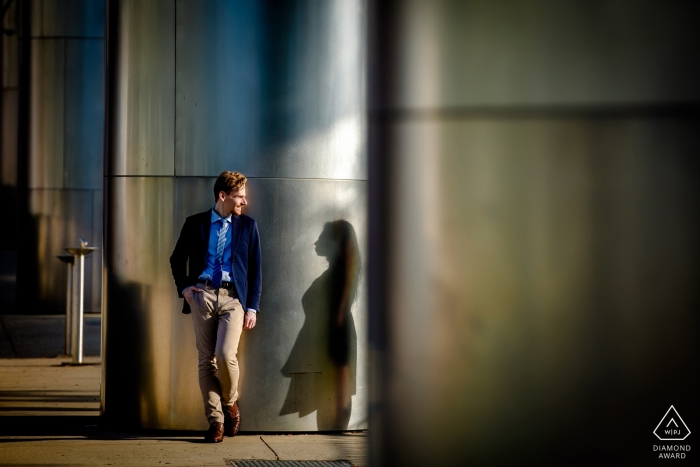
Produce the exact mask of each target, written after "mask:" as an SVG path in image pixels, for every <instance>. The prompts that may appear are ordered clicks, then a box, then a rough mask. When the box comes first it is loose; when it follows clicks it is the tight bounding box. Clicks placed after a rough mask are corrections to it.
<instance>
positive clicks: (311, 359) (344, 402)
mask: <svg viewBox="0 0 700 467" xmlns="http://www.w3.org/2000/svg"><path fill="white" fill-rule="evenodd" d="M315 245H316V254H318V255H319V256H324V257H325V258H326V259H327V260H328V269H327V270H326V271H325V272H324V273H323V274H321V276H320V277H318V278H317V279H316V280H314V282H313V283H312V284H311V287H309V289H308V290H307V291H306V292H305V293H304V296H303V297H302V299H301V303H302V306H303V307H304V315H305V321H304V324H303V326H302V328H301V330H300V331H299V336H297V340H296V342H295V344H294V347H293V348H292V352H291V353H290V355H289V358H288V359H287V363H285V365H284V367H283V368H282V374H283V375H284V376H286V377H288V378H291V382H290V386H289V391H288V393H287V398H286V400H285V402H284V405H283V406H282V410H281V411H280V415H286V414H291V413H297V412H298V413H299V417H303V416H305V415H308V414H310V413H312V412H313V411H316V420H317V424H318V429H319V430H345V429H347V428H348V423H349V421H350V414H351V412H352V396H353V395H354V394H355V393H356V378H355V374H356V369H357V334H356V331H355V322H354V320H353V317H352V313H351V308H352V305H353V303H354V301H355V298H356V296H357V285H358V280H359V276H360V270H361V259H360V251H359V247H358V244H357V236H356V235H355V229H354V228H353V227H352V224H350V223H349V222H347V221H345V220H337V221H334V222H327V223H326V224H325V225H324V227H323V231H322V232H321V235H320V236H319V237H318V240H317V241H316V243H315Z"/></svg>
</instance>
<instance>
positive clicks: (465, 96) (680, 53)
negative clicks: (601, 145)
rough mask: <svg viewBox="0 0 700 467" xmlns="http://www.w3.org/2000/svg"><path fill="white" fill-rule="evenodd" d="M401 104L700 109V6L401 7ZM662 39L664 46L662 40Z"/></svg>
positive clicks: (446, 0)
mask: <svg viewBox="0 0 700 467" xmlns="http://www.w3.org/2000/svg"><path fill="white" fill-rule="evenodd" d="M396 5H397V9H396V11H395V12H394V13H393V15H392V16H393V17H394V18H396V19H397V24H396V25H395V26H396V28H395V29H392V31H394V32H396V34H395V36H394V39H396V42H395V44H396V48H395V50H394V51H393V52H392V53H393V55H392V61H393V63H395V68H394V71H395V76H396V77H397V78H396V80H395V81H394V82H392V84H391V86H390V92H391V93H392V99H391V102H392V105H396V106H399V107H401V108H412V109H415V108H430V109H435V108H440V107H450V108H455V107H461V106H475V107H479V106H491V105H498V106H508V107H513V106H515V107H519V106H523V105H559V106H562V105H564V106H566V105H569V106H570V105H606V104H607V105H610V104H635V105H642V104H649V103H659V102H683V101H687V100H697V99H698V97H700V91H699V90H698V87H697V86H696V85H695V83H697V82H698V80H699V79H700V64H698V62H697V61H694V60H688V59H687V57H691V56H696V55H697V54H698V52H700V32H698V29H697V28H696V27H695V20H694V18H696V17H697V16H698V14H699V13H700V11H699V8H698V5H697V4H693V5H688V4H687V3H684V2H677V3H673V4H670V5H668V8H658V5H657V4H656V3H654V2H638V1H634V0H615V1H608V2H605V3H602V4H600V5H598V4H596V5H595V6H592V5H590V4H587V3H577V2H556V4H551V3H550V2H548V1H547V0H538V1H533V2H520V3H517V4H510V3H508V2H488V3H484V2H480V1H464V0H438V1H434V2H422V1H419V0H411V1H404V2H398V3H397V4H396ZM659 38H663V39H662V40H659Z"/></svg>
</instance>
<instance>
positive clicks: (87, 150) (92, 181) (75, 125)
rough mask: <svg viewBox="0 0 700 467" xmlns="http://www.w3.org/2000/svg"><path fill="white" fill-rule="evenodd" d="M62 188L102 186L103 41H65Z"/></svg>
mask: <svg viewBox="0 0 700 467" xmlns="http://www.w3.org/2000/svg"><path fill="white" fill-rule="evenodd" d="M65 79H66V81H65V86H66V89H65V100H66V101H65V154H64V166H63V171H64V172H63V173H64V186H65V187H66V188H90V189H94V190H101V189H102V173H103V171H102V165H103V160H104V155H103V152H104V147H103V143H104V138H103V134H104V115H105V112H104V41H103V40H100V39H96V40H95V39H81V40H74V39H67V40H66V78H65Z"/></svg>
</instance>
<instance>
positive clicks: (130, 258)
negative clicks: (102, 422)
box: [102, 177, 201, 428]
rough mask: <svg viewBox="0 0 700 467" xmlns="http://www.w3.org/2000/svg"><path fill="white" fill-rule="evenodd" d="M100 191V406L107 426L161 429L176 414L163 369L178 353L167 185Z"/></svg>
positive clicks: (116, 185) (124, 184)
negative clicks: (103, 205)
mask: <svg viewBox="0 0 700 467" xmlns="http://www.w3.org/2000/svg"><path fill="white" fill-rule="evenodd" d="M105 183H106V187H105V189H107V190H108V194H107V200H108V202H109V204H108V206H107V208H106V209H105V216H107V217H106V222H105V226H106V228H107V231H106V232H105V237H104V238H105V251H104V261H105V263H104V271H105V284H104V294H105V295H104V304H103V305H104V307H103V319H104V320H105V321H104V323H105V332H104V333H103V338H104V343H103V349H104V350H105V352H104V353H103V379H102V382H103V399H102V406H103V409H104V413H105V416H107V417H108V418H111V419H114V420H119V421H121V422H126V423H131V424H138V425H140V426H143V427H158V428H167V427H169V426H170V412H171V411H176V412H177V410H179V409H178V407H177V406H176V405H174V404H173V403H172V402H173V401H171V399H170V398H169V393H170V390H171V388H170V384H171V381H170V372H171V365H170V364H169V363H170V361H171V356H172V354H173V352H174V350H175V348H177V347H178V346H179V345H180V343H179V342H176V341H173V340H172V339H171V333H170V332H169V329H170V328H171V321H172V320H173V319H174V318H176V317H177V315H176V314H175V313H174V310H175V304H174V301H175V297H174V296H173V286H172V282H173V281H172V276H171V274H170V265H169V263H168V258H169V256H170V253H171V252H172V249H173V246H174V239H173V238H172V231H173V218H172V216H173V192H174V179H172V178H169V177H158V178H148V177H129V178H122V177H112V178H107V179H106V182H105ZM198 399H199V400H201V398H198ZM192 403H193V402H192Z"/></svg>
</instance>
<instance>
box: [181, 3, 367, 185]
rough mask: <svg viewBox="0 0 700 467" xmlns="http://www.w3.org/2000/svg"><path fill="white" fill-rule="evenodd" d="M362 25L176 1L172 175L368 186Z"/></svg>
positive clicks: (356, 13) (329, 8) (349, 8)
mask: <svg viewBox="0 0 700 467" xmlns="http://www.w3.org/2000/svg"><path fill="white" fill-rule="evenodd" d="M364 15H365V6H364V2H363V1H359V0H357V1H355V0H353V1H344V2H313V1H300V2H294V3H283V4H271V3H265V2H254V1H246V2H221V1H206V2H202V1H192V0H179V1H178V2H177V28H176V34H177V71H176V72H177V96H176V99H177V100H176V102H177V103H176V111H177V119H176V127H177V131H176V134H175V137H176V139H177V144H176V155H175V158H176V172H177V175H178V176H180V175H197V176H216V175H218V174H219V173H220V172H221V171H223V170H228V169H230V168H232V167H234V168H236V169H237V170H241V171H243V172H244V173H246V175H247V176H251V177H284V178H295V177H296V178H332V179H360V180H361V179H366V177H367V173H366V171H367V169H366V164H365V149H364V148H365V140H366V130H365V125H364V112H365V107H364V106H365V104H364V102H365V97H364V95H365V85H364V82H365V79H364V73H365V67H364V63H365V43H364V17H365V16H364ZM319 154H323V157H319Z"/></svg>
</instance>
